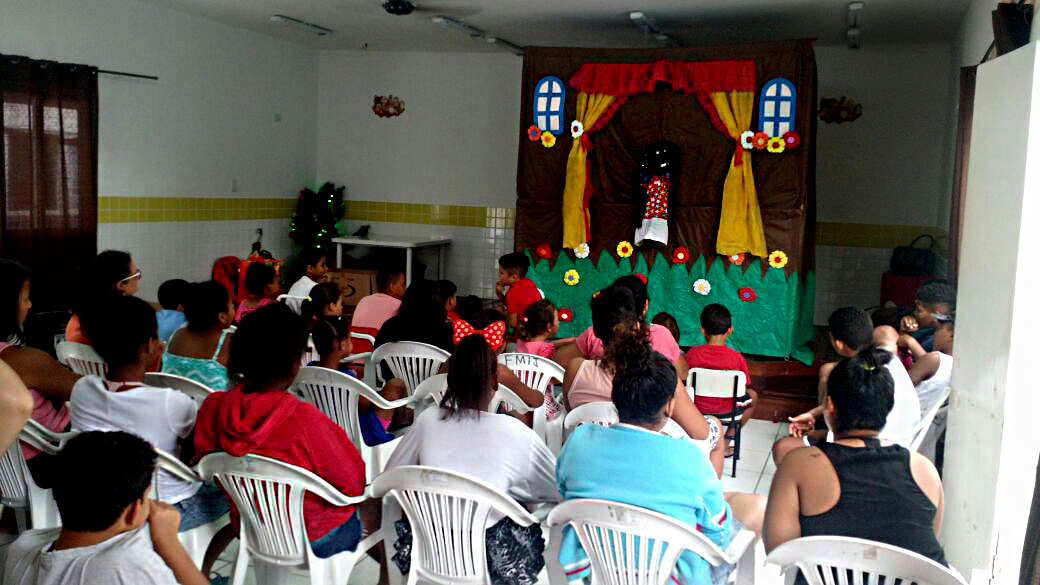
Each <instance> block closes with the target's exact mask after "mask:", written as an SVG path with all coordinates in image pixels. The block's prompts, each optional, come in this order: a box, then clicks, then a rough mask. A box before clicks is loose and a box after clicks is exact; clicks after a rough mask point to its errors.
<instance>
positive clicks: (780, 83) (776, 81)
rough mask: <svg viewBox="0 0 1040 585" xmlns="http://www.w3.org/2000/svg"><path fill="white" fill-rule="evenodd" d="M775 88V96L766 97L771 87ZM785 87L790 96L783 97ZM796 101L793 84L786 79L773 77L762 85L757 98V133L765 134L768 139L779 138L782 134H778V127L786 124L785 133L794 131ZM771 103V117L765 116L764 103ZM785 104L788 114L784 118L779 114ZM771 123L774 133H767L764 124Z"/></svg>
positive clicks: (796, 95) (795, 91)
mask: <svg viewBox="0 0 1040 585" xmlns="http://www.w3.org/2000/svg"><path fill="white" fill-rule="evenodd" d="M774 86H775V87H776V95H767V92H768V91H769V89H770V88H771V87H774ZM784 87H786V88H787V89H788V90H789V91H790V92H791V95H789V96H785V95H783V92H782V89H783V88H784ZM797 100H798V92H797V90H795V88H794V84H793V83H791V82H790V81H789V80H788V79H786V78H783V77H774V78H772V79H770V80H769V81H767V82H765V84H763V85H762V91H761V92H760V93H759V96H758V131H759V132H765V133H766V134H768V135H769V136H770V137H781V136H783V135H784V132H780V131H779V129H780V125H781V124H784V123H786V124H787V125H788V126H789V128H788V129H787V132H792V131H794V129H795V114H796V113H797V112H796V104H797ZM767 102H771V103H772V104H773V114H772V115H771V116H767V115H766V103H767ZM784 103H787V104H789V105H790V112H789V113H788V115H786V116H784V115H781V113H780V106H781V104H784ZM769 123H772V124H773V128H774V131H773V132H767V131H766V124H769Z"/></svg>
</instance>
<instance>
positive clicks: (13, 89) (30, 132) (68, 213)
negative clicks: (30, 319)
mask: <svg viewBox="0 0 1040 585" xmlns="http://www.w3.org/2000/svg"><path fill="white" fill-rule="evenodd" d="M0 120H2V124H0V126H2V127H3V141H2V142H0V161H3V162H2V164H0V257H3V258H7V259H10V260H17V261H18V262H21V263H22V264H25V265H26V266H27V267H28V268H29V270H31V271H32V297H33V303H34V305H35V309H36V310H55V309H66V308H68V307H69V304H70V301H71V292H72V280H73V278H74V275H75V273H76V268H77V267H78V266H79V264H80V263H81V262H83V261H84V260H86V259H88V258H90V257H92V256H94V254H95V253H96V252H97V125H98V92H97V69H96V68H93V67H87V66H84V65H68V64H63V63H55V62H53V61H37V60H33V59H27V58H25V57H14V56H10V55H0Z"/></svg>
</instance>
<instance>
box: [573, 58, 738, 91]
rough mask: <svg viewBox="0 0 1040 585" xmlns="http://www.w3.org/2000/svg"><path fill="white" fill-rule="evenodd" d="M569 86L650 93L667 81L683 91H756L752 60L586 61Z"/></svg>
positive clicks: (677, 89) (588, 89) (676, 89)
mask: <svg viewBox="0 0 1040 585" xmlns="http://www.w3.org/2000/svg"><path fill="white" fill-rule="evenodd" d="M569 83H570V86H571V87H573V88H574V89H576V90H578V91H583V92H585V93H588V94H593V93H604V94H607V95H612V96H618V97H621V96H627V95H632V94H634V93H652V92H653V91H654V88H655V87H656V86H657V84H658V83H667V84H668V85H670V86H672V89H674V90H675V91H681V92H683V93H696V92H712V91H751V92H753V91H755V62H754V61H752V60H734V61H655V62H653V63H586V64H584V65H582V66H581V68H579V69H578V71H577V72H576V73H575V74H574V75H572V76H571V78H570V80H569Z"/></svg>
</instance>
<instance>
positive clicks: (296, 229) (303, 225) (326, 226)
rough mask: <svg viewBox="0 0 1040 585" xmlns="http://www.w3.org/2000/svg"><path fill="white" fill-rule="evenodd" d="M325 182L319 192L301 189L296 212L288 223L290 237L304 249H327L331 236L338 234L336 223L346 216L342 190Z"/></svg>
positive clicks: (342, 188)
mask: <svg viewBox="0 0 1040 585" xmlns="http://www.w3.org/2000/svg"><path fill="white" fill-rule="evenodd" d="M344 189H346V187H337V186H335V185H333V184H332V183H325V184H324V185H322V186H321V188H319V189H318V191H317V193H315V192H314V191H312V190H311V189H309V188H304V189H301V190H300V196H299V197H297V198H296V211H295V212H293V217H292V223H290V224H289V237H290V238H292V240H293V241H294V242H296V244H297V245H298V246H300V247H302V248H318V249H324V248H327V247H328V246H329V245H330V244H331V243H332V238H335V237H338V236H339V229H338V228H337V227H336V224H338V223H339V221H340V220H341V219H343V209H344V204H343V191H344Z"/></svg>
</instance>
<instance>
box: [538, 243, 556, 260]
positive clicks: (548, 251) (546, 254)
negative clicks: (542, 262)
mask: <svg viewBox="0 0 1040 585" xmlns="http://www.w3.org/2000/svg"><path fill="white" fill-rule="evenodd" d="M535 253H536V254H538V257H539V258H542V259H547V258H550V257H552V248H551V247H549V244H542V245H541V246H538V247H537V248H536V249H535Z"/></svg>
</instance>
